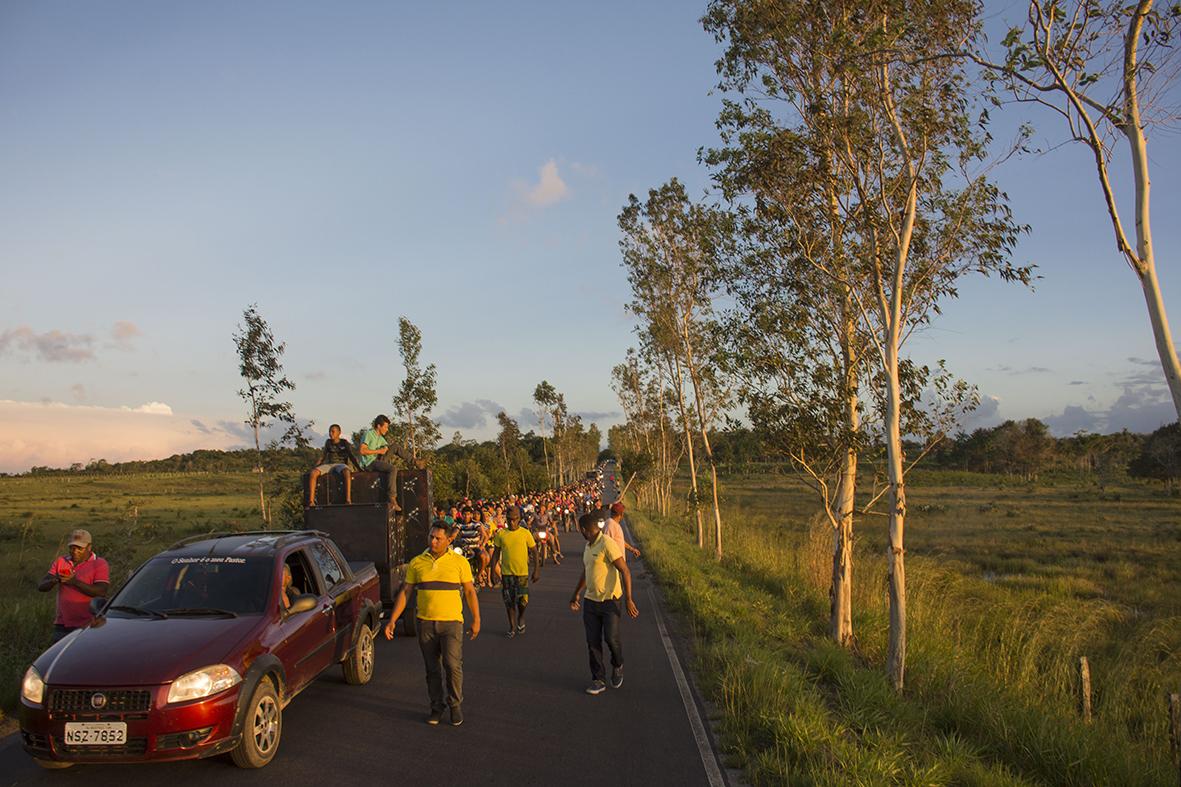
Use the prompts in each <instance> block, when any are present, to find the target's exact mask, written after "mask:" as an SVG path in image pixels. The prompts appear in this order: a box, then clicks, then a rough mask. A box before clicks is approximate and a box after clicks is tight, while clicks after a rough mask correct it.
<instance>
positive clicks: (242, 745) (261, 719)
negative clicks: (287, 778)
mask: <svg viewBox="0 0 1181 787" xmlns="http://www.w3.org/2000/svg"><path fill="white" fill-rule="evenodd" d="M282 737H283V709H282V707H281V706H280V705H279V694H278V692H276V691H275V684H273V683H271V681H270V680H269V679H267V678H263V679H262V680H260V681H259V682H258V686H257V687H255V689H254V694H252V695H251V696H250V704H249V705H247V706H246V724H245V725H244V726H243V727H242V739H241V740H240V741H238V745H237V746H235V747H234V750H233V751H232V752H230V757H231V758H232V759H233V760H234V765H237V766H238V767H239V768H261V767H262V766H264V765H266V764H267V763H268V762H270V761H271V760H272V759H273V758H274V756H275V752H277V751H278V750H279V740H280V738H282Z"/></svg>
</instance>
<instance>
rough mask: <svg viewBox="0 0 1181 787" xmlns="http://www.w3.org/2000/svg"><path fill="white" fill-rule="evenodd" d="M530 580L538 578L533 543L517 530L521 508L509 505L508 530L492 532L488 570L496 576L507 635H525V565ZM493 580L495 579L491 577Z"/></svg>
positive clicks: (534, 544)
mask: <svg viewBox="0 0 1181 787" xmlns="http://www.w3.org/2000/svg"><path fill="white" fill-rule="evenodd" d="M530 563H532V564H533V581H534V582H536V581H537V580H538V577H539V576H540V574H539V572H540V570H541V567H540V566H539V565H537V542H536V541H535V540H534V539H533V534H532V533H530V532H529V531H528V529H526V528H523V527H521V509H520V507H519V506H509V509H508V527H507V528H501V529H500V530H497V531H496V535H495V536H494V537H493V539H492V571H493V572H494V573H496V574H499V575H500V596H501V598H502V599H504V611H505V613H506V614H507V615H508V636H509V637H510V638H511V637H515V636H516V635H518V634H524V633H525V608H526V607H527V606H529V564H530ZM494 579H495V577H494Z"/></svg>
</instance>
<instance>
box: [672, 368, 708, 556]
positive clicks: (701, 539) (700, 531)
mask: <svg viewBox="0 0 1181 787" xmlns="http://www.w3.org/2000/svg"><path fill="white" fill-rule="evenodd" d="M673 362H674V363H675V364H676V386H677V407H678V408H680V411H681V422H682V423H683V424H684V427H685V447H686V449H688V451H689V483H690V487H691V489H692V490H693V515H694V517H696V519H697V546H698V547H700V548H702V549H704V548H705V528H704V526H703V525H702V522H701V495H700V494H699V493H698V490H697V459H696V456H695V455H694V450H693V428H692V427H691V426H690V425H689V410H688V409H687V408H686V407H685V378H684V375H682V374H681V361H680V359H679V358H674V359H673Z"/></svg>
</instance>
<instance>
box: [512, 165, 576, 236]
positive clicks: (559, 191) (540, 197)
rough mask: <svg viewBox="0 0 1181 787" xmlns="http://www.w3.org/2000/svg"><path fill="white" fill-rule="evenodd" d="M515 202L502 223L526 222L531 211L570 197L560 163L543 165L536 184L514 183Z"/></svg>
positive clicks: (538, 172)
mask: <svg viewBox="0 0 1181 787" xmlns="http://www.w3.org/2000/svg"><path fill="white" fill-rule="evenodd" d="M512 190H513V201H512V204H510V205H509V208H508V211H507V212H506V213H505V214H504V215H503V216H501V217H500V222H501V223H502V224H503V223H506V222H515V221H522V220H524V219H525V218H526V217H527V216H528V214H529V213H530V212H531V211H534V210H540V209H542V208H547V207H549V206H550V205H554V204H556V203H558V202H561V201H562V200H564V199H568V198H569V197H570V193H571V192H570V187H569V186H567V185H566V181H564V180H562V176H561V174H560V173H559V172H558V162H557V160H556V159H550V160H549V161H547V162H545V163H544V164H542V165H541V168H540V169H539V170H538V171H537V182H536V183H525V182H523V181H519V180H518V181H514V182H513V183H512Z"/></svg>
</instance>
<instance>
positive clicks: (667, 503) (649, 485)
mask: <svg viewBox="0 0 1181 787" xmlns="http://www.w3.org/2000/svg"><path fill="white" fill-rule="evenodd" d="M667 383H668V380H667V372H666V370H665V368H664V364H663V363H661V362H656V363H650V362H649V360H648V359H647V358H645V357H644V356H642V355H641V354H639V353H637V352H636V350H635V349H633V348H629V349H628V351H627V360H626V361H625V362H624V363H621V364H618V365H616V366H615V367H614V368H613V369H612V370H611V387H612V388H613V389H614V390H615V393H616V396H617V397H618V398H619V403H620V407H621V408H622V409H623V413H624V417H625V418H626V421H625V422H624V424H623V427H624V430H625V432H624V434H626V436H627V443H626V446H627V453H628V454H629V455H630V456H635V455H639V454H643V456H645V457H646V458H647V461H646V462H645V467H649V468H651V472H650V473H648V474H646V475H645V477H644V478H643V479H641V483H640V486H639V487H638V489H637V495H638V496H641V497H642V496H644V490H645V489H647V495H648V496H649V497H651V499H652V501H653V502H654V503H655V508H656V510H657V511H659V512H660V513H661V514H663V515H665V516H667V515H668V514H669V512H670V510H671V501H672V484H673V478H674V477H675V476H676V473H677V470H678V468H679V467H680V464H681V458H682V457H683V456H684V455H685V442H684V440H683V439H680V440H678V439H677V435H676V431H675V429H674V428H673V417H672V416H671V415H670V410H671V409H672V408H675V406H676V405H675V400H674V397H673V394H672V392H671V391H670V390H669V389H668V386H667ZM682 437H683V435H682Z"/></svg>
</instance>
